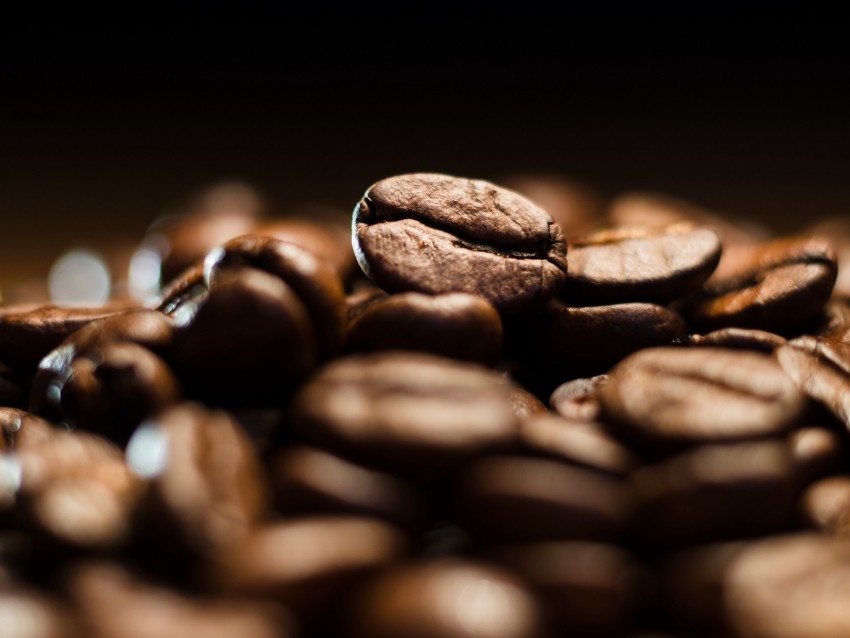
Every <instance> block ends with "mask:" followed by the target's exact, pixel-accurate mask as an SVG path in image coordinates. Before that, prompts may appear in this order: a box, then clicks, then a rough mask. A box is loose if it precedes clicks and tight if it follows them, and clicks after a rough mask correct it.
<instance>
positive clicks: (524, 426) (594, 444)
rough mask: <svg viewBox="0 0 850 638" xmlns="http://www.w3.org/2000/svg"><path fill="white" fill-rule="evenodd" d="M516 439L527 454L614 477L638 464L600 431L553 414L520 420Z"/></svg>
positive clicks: (616, 442) (624, 473)
mask: <svg viewBox="0 0 850 638" xmlns="http://www.w3.org/2000/svg"><path fill="white" fill-rule="evenodd" d="M520 440H521V442H522V444H523V445H524V446H525V447H526V448H527V449H528V451H530V452H538V453H542V454H545V455H547V456H552V457H554V458H557V459H560V460H562V461H566V462H568V463H571V464H575V465H578V466H581V467H588V468H590V469H594V470H601V471H603V472H610V473H611V474H614V475H620V476H624V475H626V474H628V473H629V472H630V471H631V470H633V469H634V468H635V467H637V465H638V463H639V461H638V458H637V457H636V456H635V455H634V454H633V453H632V452H631V450H629V449H628V448H626V447H625V446H623V445H621V444H620V443H619V442H618V441H617V440H616V439H615V438H613V437H612V436H610V435H609V434H607V433H605V432H604V431H603V430H602V429H600V428H596V427H590V426H588V425H587V424H586V423H583V422H579V423H576V422H575V421H570V420H569V419H565V418H563V417H559V416H556V415H554V414H548V415H535V416H532V417H529V418H527V419H525V420H523V421H522V423H521V424H520Z"/></svg>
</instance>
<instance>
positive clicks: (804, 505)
mask: <svg viewBox="0 0 850 638" xmlns="http://www.w3.org/2000/svg"><path fill="white" fill-rule="evenodd" d="M800 514H801V516H802V519H803V522H804V523H806V524H807V525H808V526H810V527H812V528H814V529H816V530H818V531H819V532H823V533H825V534H830V535H832V536H841V537H844V538H847V537H850V476H847V475H842V476H828V477H826V478H822V479H821V480H819V481H817V482H815V483H812V484H811V485H809V487H808V488H806V490H805V491H804V492H803V494H802V496H801V497H800Z"/></svg>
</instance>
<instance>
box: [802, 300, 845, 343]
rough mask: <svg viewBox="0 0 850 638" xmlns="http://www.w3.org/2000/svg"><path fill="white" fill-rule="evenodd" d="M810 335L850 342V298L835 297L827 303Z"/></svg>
mask: <svg viewBox="0 0 850 638" xmlns="http://www.w3.org/2000/svg"><path fill="white" fill-rule="evenodd" d="M810 334H811V335H813V336H815V337H825V338H827V339H833V340H835V341H842V342H845V343H847V342H850V297H833V298H832V299H830V300H829V301H827V302H826V305H825V306H824V307H823V312H822V313H821V316H820V317H818V319H817V321H816V322H815V324H814V325H813V326H812V327H811V330H810Z"/></svg>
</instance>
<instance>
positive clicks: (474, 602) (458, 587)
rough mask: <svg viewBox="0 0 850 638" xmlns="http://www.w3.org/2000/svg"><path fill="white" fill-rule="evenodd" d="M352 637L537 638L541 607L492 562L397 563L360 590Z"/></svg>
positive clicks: (350, 624) (349, 633) (540, 628)
mask: <svg viewBox="0 0 850 638" xmlns="http://www.w3.org/2000/svg"><path fill="white" fill-rule="evenodd" d="M345 627H346V631H345V635H346V636H350V637H351V638H394V637H396V636H416V637H417V638H536V637H539V636H542V635H543V634H542V631H543V626H542V620H541V618H540V612H539V610H538V607H537V604H536V602H535V600H534V598H533V597H532V595H531V593H530V592H529V591H528V590H527V589H526V588H525V587H524V586H523V585H522V584H521V583H520V582H519V581H518V580H516V579H515V578H514V577H513V576H511V575H510V574H509V573H507V572H504V571H503V570H502V569H500V568H497V567H495V566H492V565H489V564H486V563H479V562H473V561H466V560H462V559H442V560H434V561H421V562H413V563H407V564H402V565H399V566H398V567H395V568H393V569H389V570H387V571H385V572H384V573H382V574H380V575H379V576H377V577H376V578H375V579H374V580H373V581H372V582H370V583H369V584H367V585H366V586H365V587H364V588H363V589H362V590H360V591H358V592H357V594H356V595H355V597H354V599H353V600H352V602H351V604H350V614H349V616H348V619H347V622H346V623H345Z"/></svg>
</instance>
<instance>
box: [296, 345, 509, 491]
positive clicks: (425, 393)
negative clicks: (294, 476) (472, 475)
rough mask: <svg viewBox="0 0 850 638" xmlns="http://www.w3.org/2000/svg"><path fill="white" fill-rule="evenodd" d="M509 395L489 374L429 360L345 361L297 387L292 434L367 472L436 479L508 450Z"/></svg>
mask: <svg viewBox="0 0 850 638" xmlns="http://www.w3.org/2000/svg"><path fill="white" fill-rule="evenodd" d="M510 389H511V384H510V383H509V382H508V381H507V380H505V379H504V378H502V377H500V376H499V375H498V374H496V373H495V372H491V371H489V370H487V369H485V368H482V367H480V366H477V365H473V364H468V363H460V362H456V361H453V360H451V359H445V358H442V357H436V356H433V355H427V354H419V353H401V352H388V353H379V354H372V355H358V356H349V357H346V358H343V359H338V360H336V361H334V362H332V363H330V364H329V365H327V366H326V367H324V368H323V369H321V370H320V371H319V372H318V373H317V374H316V375H315V376H313V377H312V379H311V380H310V381H308V382H307V383H306V384H304V385H303V386H301V389H300V390H299V392H298V394H297V395H296V397H295V400H294V406H293V413H294V419H295V427H296V430H297V432H298V433H299V435H300V436H301V437H303V438H304V439H305V440H307V441H310V442H312V443H314V444H316V445H319V446H325V447H327V448H329V449H331V450H334V451H337V452H339V453H340V454H342V455H344V456H346V457H349V458H352V459H354V460H357V461H360V462H363V463H366V464H368V465H374V466H375V467H380V468H385V469H389V470H392V471H397V472H400V473H402V474H413V475H418V476H431V477H433V476H439V475H442V474H444V473H445V472H446V471H448V470H449V469H450V468H451V467H453V466H456V465H457V464H459V463H461V462H463V461H464V460H466V459H468V458H469V457H470V456H474V455H478V454H481V453H484V452H487V451H490V450H498V449H504V448H506V447H509V446H511V445H514V444H515V442H516V438H517V431H518V423H517V417H516V415H515V413H514V409H513V405H512V402H511V401H510V399H509V398H508V397H509V393H510Z"/></svg>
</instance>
